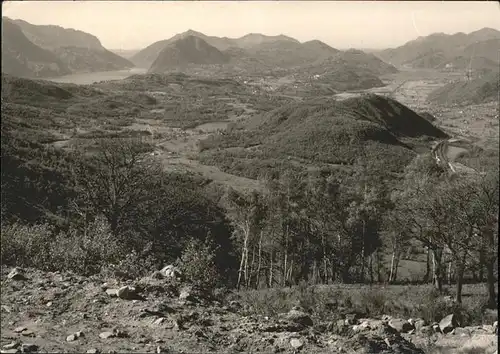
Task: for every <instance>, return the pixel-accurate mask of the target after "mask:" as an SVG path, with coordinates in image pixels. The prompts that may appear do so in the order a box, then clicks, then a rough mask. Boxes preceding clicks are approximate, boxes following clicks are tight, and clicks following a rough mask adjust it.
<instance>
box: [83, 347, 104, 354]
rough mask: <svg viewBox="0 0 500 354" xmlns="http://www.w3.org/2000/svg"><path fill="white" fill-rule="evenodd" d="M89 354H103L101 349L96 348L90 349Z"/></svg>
mask: <svg viewBox="0 0 500 354" xmlns="http://www.w3.org/2000/svg"><path fill="white" fill-rule="evenodd" d="M86 353H87V354H100V353H101V352H100V351H99V349H96V348H90V349H89V350H87V351H86Z"/></svg>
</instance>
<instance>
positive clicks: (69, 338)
mask: <svg viewBox="0 0 500 354" xmlns="http://www.w3.org/2000/svg"><path fill="white" fill-rule="evenodd" d="M80 337H83V333H82V332H75V333H73V334H70V335H69V336H67V337H66V342H73V341H75V340H77V339H78V338H80Z"/></svg>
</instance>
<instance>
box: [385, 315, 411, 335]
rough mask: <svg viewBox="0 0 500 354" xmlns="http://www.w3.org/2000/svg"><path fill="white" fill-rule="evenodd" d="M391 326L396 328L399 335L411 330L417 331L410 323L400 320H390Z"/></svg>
mask: <svg viewBox="0 0 500 354" xmlns="http://www.w3.org/2000/svg"><path fill="white" fill-rule="evenodd" d="M389 326H390V327H392V328H394V329H395V330H396V331H398V332H399V333H408V332H410V331H411V330H413V329H415V327H414V326H413V325H412V324H411V323H410V322H408V321H406V320H402V319H398V318H393V319H392V320H390V321H389Z"/></svg>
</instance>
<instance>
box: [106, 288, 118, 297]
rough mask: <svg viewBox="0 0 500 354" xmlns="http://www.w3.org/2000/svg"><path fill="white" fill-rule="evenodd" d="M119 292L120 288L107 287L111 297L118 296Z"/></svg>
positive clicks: (107, 292)
mask: <svg viewBox="0 0 500 354" xmlns="http://www.w3.org/2000/svg"><path fill="white" fill-rule="evenodd" d="M117 292H118V289H106V294H108V295H109V296H111V297H116V296H118V294H117Z"/></svg>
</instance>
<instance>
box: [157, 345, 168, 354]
mask: <svg viewBox="0 0 500 354" xmlns="http://www.w3.org/2000/svg"><path fill="white" fill-rule="evenodd" d="M156 353H158V354H161V353H168V349H166V348H163V347H162V346H160V345H159V346H157V347H156Z"/></svg>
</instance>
